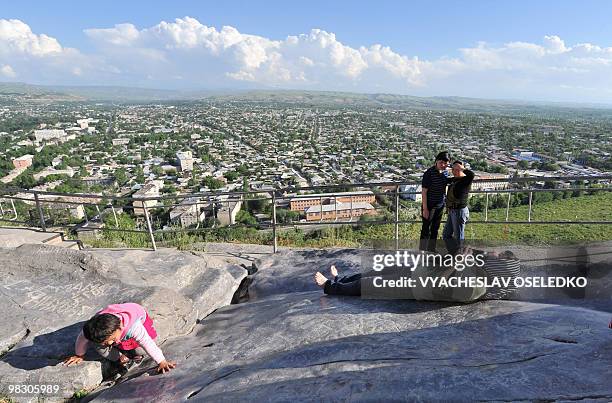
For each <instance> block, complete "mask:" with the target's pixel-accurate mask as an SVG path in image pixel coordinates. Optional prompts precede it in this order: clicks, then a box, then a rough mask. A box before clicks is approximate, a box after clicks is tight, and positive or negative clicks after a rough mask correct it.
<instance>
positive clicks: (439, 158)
mask: <svg viewBox="0 0 612 403" xmlns="http://www.w3.org/2000/svg"><path fill="white" fill-rule="evenodd" d="M436 161H446V162H449V161H450V154H449V153H448V151H442V152H440V153H438V155H436Z"/></svg>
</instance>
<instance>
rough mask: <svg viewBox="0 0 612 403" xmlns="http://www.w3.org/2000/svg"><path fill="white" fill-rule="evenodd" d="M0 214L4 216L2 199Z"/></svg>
mask: <svg viewBox="0 0 612 403" xmlns="http://www.w3.org/2000/svg"><path fill="white" fill-rule="evenodd" d="M0 214H2V217H4V208H3V207H2V201H1V200H0Z"/></svg>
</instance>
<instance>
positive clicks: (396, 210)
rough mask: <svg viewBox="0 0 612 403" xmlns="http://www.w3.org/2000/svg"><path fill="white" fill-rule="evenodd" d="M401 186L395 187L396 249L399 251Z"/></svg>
mask: <svg viewBox="0 0 612 403" xmlns="http://www.w3.org/2000/svg"><path fill="white" fill-rule="evenodd" d="M399 207H400V204H399V185H395V249H396V250H397V249H399Z"/></svg>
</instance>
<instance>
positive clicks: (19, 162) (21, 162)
mask: <svg viewBox="0 0 612 403" xmlns="http://www.w3.org/2000/svg"><path fill="white" fill-rule="evenodd" d="M33 158H34V156H33V155H31V154H26V155H22V156H21V157H19V158H15V159H14V160H13V166H14V167H15V168H23V169H25V168H27V167H29V166H31V165H32V159H33Z"/></svg>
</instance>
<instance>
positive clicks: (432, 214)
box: [419, 207, 444, 252]
mask: <svg viewBox="0 0 612 403" xmlns="http://www.w3.org/2000/svg"><path fill="white" fill-rule="evenodd" d="M442 213H444V207H435V208H431V209H429V219H426V218H425V217H422V218H423V225H422V226H421V243H420V247H419V249H421V250H426V251H430V252H435V251H436V239H437V238H438V230H439V229H440V222H441V221H442Z"/></svg>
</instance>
